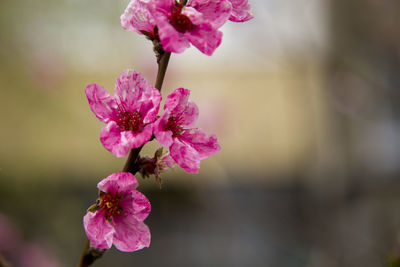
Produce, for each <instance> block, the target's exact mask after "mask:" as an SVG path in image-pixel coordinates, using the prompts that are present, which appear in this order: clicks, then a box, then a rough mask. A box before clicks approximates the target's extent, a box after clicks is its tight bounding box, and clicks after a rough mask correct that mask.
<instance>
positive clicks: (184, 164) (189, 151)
mask: <svg viewBox="0 0 400 267" xmlns="http://www.w3.org/2000/svg"><path fill="white" fill-rule="evenodd" d="M170 155H171V157H172V158H173V159H174V161H175V162H176V163H177V164H178V165H179V166H180V167H181V168H182V169H184V170H185V171H187V172H190V173H197V172H198V170H199V168H200V158H199V153H198V152H197V151H196V150H195V149H194V148H193V147H191V146H190V145H188V144H184V143H182V142H180V141H179V140H176V139H175V142H174V143H173V145H172V146H171V147H170Z"/></svg>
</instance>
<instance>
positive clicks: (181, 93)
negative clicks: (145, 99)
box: [164, 88, 190, 113]
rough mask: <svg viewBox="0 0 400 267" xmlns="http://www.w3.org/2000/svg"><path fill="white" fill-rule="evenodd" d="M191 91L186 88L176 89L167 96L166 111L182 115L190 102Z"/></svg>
mask: <svg viewBox="0 0 400 267" xmlns="http://www.w3.org/2000/svg"><path fill="white" fill-rule="evenodd" d="M189 95H190V90H188V89H184V88H178V89H175V90H174V91H173V92H172V93H170V94H169V95H168V96H167V99H166V100H165V104H164V110H169V111H174V113H181V112H182V111H183V110H184V109H185V107H186V104H187V102H188V99H189Z"/></svg>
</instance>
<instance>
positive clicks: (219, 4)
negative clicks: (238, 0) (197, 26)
mask: <svg viewBox="0 0 400 267" xmlns="http://www.w3.org/2000/svg"><path fill="white" fill-rule="evenodd" d="M187 6H191V7H193V8H195V9H196V10H197V11H199V12H201V13H202V15H203V20H205V21H207V22H208V23H211V24H212V25H213V27H215V28H219V27H221V26H222V25H224V24H225V22H226V21H227V20H228V19H229V17H230V15H231V12H232V5H231V3H230V2H228V1H226V0H191V1H189V3H188V5H187Z"/></svg>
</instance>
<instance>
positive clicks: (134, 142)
mask: <svg viewBox="0 0 400 267" xmlns="http://www.w3.org/2000/svg"><path fill="white" fill-rule="evenodd" d="M152 135H153V126H152V125H151V124H148V125H146V126H145V127H144V128H143V130H142V131H141V132H138V133H134V132H132V131H123V132H121V144H123V145H124V146H127V147H128V148H138V147H141V146H142V145H144V144H146V143H147V142H148V141H149V140H150V139H151V136H152Z"/></svg>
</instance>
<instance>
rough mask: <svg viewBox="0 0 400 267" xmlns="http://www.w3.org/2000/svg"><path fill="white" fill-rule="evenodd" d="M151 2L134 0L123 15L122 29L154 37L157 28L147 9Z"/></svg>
mask: <svg viewBox="0 0 400 267" xmlns="http://www.w3.org/2000/svg"><path fill="white" fill-rule="evenodd" d="M148 2H149V0H132V1H131V2H130V3H129V4H128V6H127V7H126V9H125V11H124V13H123V14H122V15H121V18H120V19H121V25H122V27H123V28H124V29H125V30H127V31H130V32H133V31H135V32H137V33H139V34H146V35H147V36H153V35H154V27H155V26H156V24H155V21H154V19H153V16H152V15H151V14H150V11H149V9H148V7H147V4H148Z"/></svg>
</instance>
